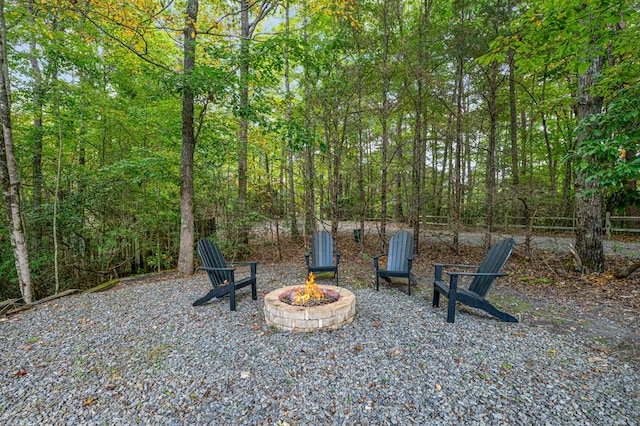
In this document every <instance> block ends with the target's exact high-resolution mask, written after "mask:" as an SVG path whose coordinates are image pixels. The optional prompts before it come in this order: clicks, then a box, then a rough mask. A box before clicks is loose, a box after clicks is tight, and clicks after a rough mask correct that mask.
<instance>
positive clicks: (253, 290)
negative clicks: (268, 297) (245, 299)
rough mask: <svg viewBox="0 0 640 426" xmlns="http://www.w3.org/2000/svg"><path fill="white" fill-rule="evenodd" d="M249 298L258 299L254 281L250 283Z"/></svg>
mask: <svg viewBox="0 0 640 426" xmlns="http://www.w3.org/2000/svg"><path fill="white" fill-rule="evenodd" d="M251 299H253V300H258V284H257V283H255V282H254V283H253V284H251Z"/></svg>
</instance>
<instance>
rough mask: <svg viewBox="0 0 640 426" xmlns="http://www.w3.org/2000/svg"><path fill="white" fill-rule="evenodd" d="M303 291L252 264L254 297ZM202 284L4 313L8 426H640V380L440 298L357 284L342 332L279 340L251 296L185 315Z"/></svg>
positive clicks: (1, 356) (289, 272)
mask: <svg viewBox="0 0 640 426" xmlns="http://www.w3.org/2000/svg"><path fill="white" fill-rule="evenodd" d="M303 281H304V270H303V268H302V267H300V266H288V265H259V267H258V288H259V296H262V295H264V294H266V293H267V292H269V291H271V290H273V289H275V288H278V287H280V286H284V285H290V284H292V283H301V284H302V283H303ZM345 281H347V280H345ZM322 282H323V281H322V280H320V283H322ZM326 283H327V284H331V280H326ZM207 289H208V283H207V281H206V277H205V276H204V275H201V274H199V275H196V276H195V277H188V278H182V277H178V276H173V277H170V278H169V279H164V280H161V281H153V282H151V281H145V282H131V283H128V284H124V285H121V286H120V287H118V288H116V289H114V290H111V291H108V292H105V293H100V294H82V295H76V296H71V297H67V298H64V299H59V300H56V301H54V302H49V303H48V304H46V305H42V306H39V307H37V308H35V309H32V310H30V311H26V312H23V313H20V314H17V315H14V316H12V317H9V318H6V319H4V320H3V321H2V322H0V424H8V425H33V424H83V425H84V424H107V425H124V424H126V425H129V424H141V425H148V424H161V425H183V424H184V425H193V424H212V425H218V424H219V425H229V424H250V425H281V426H282V425H385V424H398V425H413V424H416V425H423V424H443V425H451V424H466V425H493V424H511V425H529V424H536V425H569V424H570V425H637V424H640V384H639V380H638V379H639V378H640V373H638V371H637V370H636V369H635V368H633V366H632V365H629V364H626V363H624V362H622V361H620V360H617V359H616V358H614V357H613V356H612V355H611V354H607V353H598V352H594V351H593V350H592V349H589V347H587V346H585V345H583V343H582V342H580V341H579V340H578V339H577V338H576V337H572V336H569V335H554V334H550V333H549V332H548V331H546V330H545V329H544V328H541V327H533V326H530V325H527V324H526V322H525V323H519V324H507V323H502V322H499V321H496V320H494V319H492V318H490V317H488V316H485V315H480V314H472V313H468V312H467V311H461V312H459V313H458V315H457V318H456V323H455V324H454V325H451V324H446V322H445V317H446V308H445V307H444V306H446V303H444V304H443V307H441V308H438V309H433V308H432V307H431V306H430V305H429V303H428V302H426V301H425V300H424V298H423V296H419V295H415V296H411V297H410V296H407V295H406V294H403V293H400V292H398V291H397V290H395V289H390V288H388V287H386V286H385V287H384V290H381V291H380V292H376V291H374V290H372V289H371V288H362V287H358V288H356V287H352V288H350V289H351V290H352V291H353V292H354V294H355V295H356V309H357V313H356V318H355V320H354V322H353V323H351V324H349V325H347V326H345V327H343V328H341V329H339V330H335V331H320V332H314V333H289V332H281V331H278V330H274V329H270V328H269V327H267V326H266V324H265V323H264V317H263V313H262V297H259V298H258V301H252V300H251V297H250V290H249V289H242V290H241V291H240V292H239V297H238V310H237V311H236V312H231V311H229V306H228V300H223V301H216V302H213V303H211V304H208V305H205V306H201V307H198V308H194V307H192V306H191V302H192V301H193V300H195V299H197V298H198V297H200V296H202V295H203V294H204V293H206V291H207Z"/></svg>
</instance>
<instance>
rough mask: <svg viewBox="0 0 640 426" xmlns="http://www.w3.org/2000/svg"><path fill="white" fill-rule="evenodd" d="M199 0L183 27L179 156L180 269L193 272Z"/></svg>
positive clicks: (190, 8) (190, 4) (190, 5)
mask: <svg viewBox="0 0 640 426" xmlns="http://www.w3.org/2000/svg"><path fill="white" fill-rule="evenodd" d="M197 18H198V0H189V1H188V2H187V14H186V17H185V28H184V30H183V39H184V46H183V68H184V83H183V87H182V156H181V159H180V215H181V219H180V251H179V254H178V271H179V272H180V273H181V274H188V275H191V274H193V272H194V258H193V257H194V256H193V249H194V240H195V236H194V231H195V224H194V213H193V210H194V209H193V156H194V151H195V146H196V140H195V133H194V126H193V122H194V93H193V89H192V87H191V84H192V83H191V81H190V76H191V74H192V73H193V70H194V68H195V64H196V27H195V23H196V21H197Z"/></svg>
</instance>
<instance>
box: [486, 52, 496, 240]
mask: <svg viewBox="0 0 640 426" xmlns="http://www.w3.org/2000/svg"><path fill="white" fill-rule="evenodd" d="M488 77H489V78H488V84H489V93H488V94H487V104H488V109H489V121H490V123H489V147H488V152H487V178H486V190H487V218H486V220H487V228H486V232H485V238H484V246H485V249H486V250H488V249H489V247H490V246H491V232H492V231H493V216H494V214H493V207H494V202H495V192H496V138H497V134H496V128H497V126H498V62H497V61H493V62H492V64H491V70H490V74H489V76H488Z"/></svg>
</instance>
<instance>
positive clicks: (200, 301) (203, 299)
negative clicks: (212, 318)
mask: <svg viewBox="0 0 640 426" xmlns="http://www.w3.org/2000/svg"><path fill="white" fill-rule="evenodd" d="M215 293H216V289H215V288H214V289H212V290H210V291H209V293H207V294H206V295H205V296H204V297H201V298H200V299H198V300H196V301H195V302H193V303H192V304H191V306H200V305H204V304H205V303H207V302H208V301H209V300H211V299H213V297H214V296H215Z"/></svg>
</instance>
